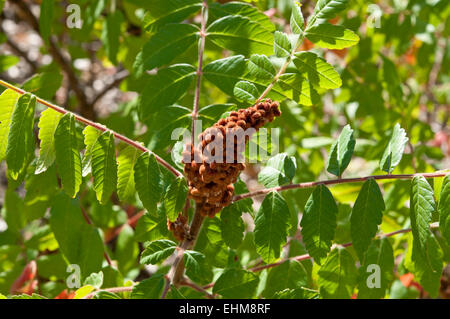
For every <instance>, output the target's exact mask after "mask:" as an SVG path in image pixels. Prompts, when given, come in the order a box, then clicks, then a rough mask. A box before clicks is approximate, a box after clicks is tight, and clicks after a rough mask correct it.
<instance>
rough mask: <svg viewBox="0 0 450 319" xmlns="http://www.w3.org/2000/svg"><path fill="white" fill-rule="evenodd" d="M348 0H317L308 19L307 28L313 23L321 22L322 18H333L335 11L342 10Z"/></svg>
mask: <svg viewBox="0 0 450 319" xmlns="http://www.w3.org/2000/svg"><path fill="white" fill-rule="evenodd" d="M347 2H348V0H319V1H317V4H316V6H315V8H314V12H313V14H312V16H311V18H310V19H309V20H308V27H307V29H309V28H311V27H313V26H314V25H317V24H320V23H323V22H324V20H329V19H332V18H334V16H335V15H336V13H338V12H340V11H342V10H344V9H345V7H346V6H347Z"/></svg>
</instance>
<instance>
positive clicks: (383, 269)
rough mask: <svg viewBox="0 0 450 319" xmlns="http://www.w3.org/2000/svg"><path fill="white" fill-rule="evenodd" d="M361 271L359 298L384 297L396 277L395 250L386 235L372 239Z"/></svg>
mask: <svg viewBox="0 0 450 319" xmlns="http://www.w3.org/2000/svg"><path fill="white" fill-rule="evenodd" d="M374 265H375V267H374ZM378 267H379V268H378ZM378 270H379V272H378ZM359 272H360V275H359V282H358V299H380V298H384V296H385V295H386V289H387V288H388V287H389V283H390V282H391V281H392V279H393V277H394V251H393V249H392V246H391V244H390V243H389V240H388V239H387V238H386V237H384V238H381V239H376V240H374V241H372V243H371V244H370V246H369V249H368V250H367V252H366V254H365V258H364V264H363V265H362V267H361V268H360V269H359ZM378 285H379V286H378Z"/></svg>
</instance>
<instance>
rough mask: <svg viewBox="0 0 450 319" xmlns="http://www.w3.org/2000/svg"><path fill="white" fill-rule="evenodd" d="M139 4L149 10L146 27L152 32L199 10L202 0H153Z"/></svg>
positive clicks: (145, 19) (145, 18)
mask: <svg viewBox="0 0 450 319" xmlns="http://www.w3.org/2000/svg"><path fill="white" fill-rule="evenodd" d="M139 5H142V6H144V7H145V8H146V9H147V10H148V11H147V12H146V15H145V17H144V21H143V23H144V28H145V30H146V31H148V32H150V33H154V32H156V31H158V30H159V29H161V28H162V27H163V26H164V25H166V24H169V23H173V22H181V21H183V20H185V19H186V18H187V17H189V16H190V15H191V14H194V13H195V12H197V11H199V9H200V7H201V5H202V1H201V0H152V1H142V2H140V3H139Z"/></svg>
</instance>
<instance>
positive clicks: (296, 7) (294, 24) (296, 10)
mask: <svg viewBox="0 0 450 319" xmlns="http://www.w3.org/2000/svg"><path fill="white" fill-rule="evenodd" d="M290 26H291V31H292V33H294V34H300V35H303V32H304V30H305V20H304V18H303V13H302V9H301V3H300V2H298V1H295V2H294V3H293V4H292V13H291V19H290Z"/></svg>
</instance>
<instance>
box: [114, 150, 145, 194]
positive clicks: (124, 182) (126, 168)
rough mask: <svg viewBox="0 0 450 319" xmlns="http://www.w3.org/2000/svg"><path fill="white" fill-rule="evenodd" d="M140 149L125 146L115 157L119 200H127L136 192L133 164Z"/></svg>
mask: <svg viewBox="0 0 450 319" xmlns="http://www.w3.org/2000/svg"><path fill="white" fill-rule="evenodd" d="M139 154H140V151H139V150H138V149H137V148H135V147H132V146H127V147H125V148H124V149H123V150H121V151H120V153H119V156H118V157H117V163H118V167H117V195H118V196H119V200H120V201H127V200H130V199H132V198H133V197H134V193H135V192H136V188H135V183H134V165H135V164H136V161H137V158H138V156H139Z"/></svg>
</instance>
